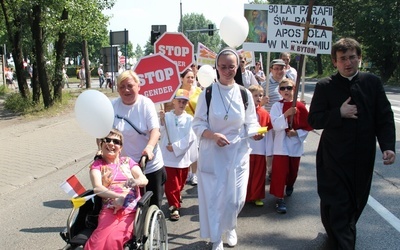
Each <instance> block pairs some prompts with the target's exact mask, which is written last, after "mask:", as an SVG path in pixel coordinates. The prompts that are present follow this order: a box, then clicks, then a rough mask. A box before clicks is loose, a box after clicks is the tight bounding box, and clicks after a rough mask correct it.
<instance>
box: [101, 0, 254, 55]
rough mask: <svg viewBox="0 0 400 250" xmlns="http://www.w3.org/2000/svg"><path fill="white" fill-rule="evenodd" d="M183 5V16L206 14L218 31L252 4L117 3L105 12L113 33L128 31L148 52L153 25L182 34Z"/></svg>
mask: <svg viewBox="0 0 400 250" xmlns="http://www.w3.org/2000/svg"><path fill="white" fill-rule="evenodd" d="M181 2H182V15H185V14H190V13H198V14H203V15H204V17H205V18H206V19H207V20H210V21H212V22H213V23H215V24H216V26H217V27H216V28H219V25H220V23H221V20H222V19H223V18H224V17H225V16H227V15H243V8H244V4H247V3H248V1H247V0H141V1H138V0H116V4H115V5H114V7H113V8H112V9H111V10H107V11H104V12H103V13H104V14H106V15H112V17H111V19H110V21H109V25H108V30H109V31H110V30H111V31H113V32H114V31H123V30H124V29H126V30H128V34H129V41H131V43H132V44H133V48H134V49H135V48H136V45H137V44H139V45H140V46H141V47H142V48H143V49H144V46H145V44H146V42H147V41H148V40H149V38H150V31H151V25H167V31H168V32H177V31H178V26H179V21H180V3H181ZM198 28H199V29H200V28H207V27H198Z"/></svg>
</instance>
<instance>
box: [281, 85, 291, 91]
mask: <svg viewBox="0 0 400 250" xmlns="http://www.w3.org/2000/svg"><path fill="white" fill-rule="evenodd" d="M285 89H287V90H289V91H290V90H293V86H282V87H279V90H280V91H285Z"/></svg>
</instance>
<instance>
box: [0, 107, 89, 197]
mask: <svg viewBox="0 0 400 250" xmlns="http://www.w3.org/2000/svg"><path fill="white" fill-rule="evenodd" d="M0 106H2V105H0ZM0 109H2V107H1V108H0ZM1 112H2V114H1V116H0V140H1V141H2V143H0V152H1V156H2V158H3V159H2V161H1V163H0V172H1V173H2V181H1V182H0V196H1V195H3V194H5V193H9V192H12V191H13V190H16V189H18V188H19V187H21V186H25V185H29V183H30V182H32V181H34V180H35V179H38V178H40V177H43V176H45V175H47V174H49V173H51V172H53V171H56V170H57V169H59V168H63V167H66V166H68V165H70V164H73V163H74V162H77V161H79V159H81V158H83V157H85V156H88V155H90V154H93V155H94V153H95V151H96V144H95V139H94V138H92V137H91V136H90V135H89V134H87V133H86V132H84V131H83V130H82V129H81V128H80V127H79V125H78V123H77V121H76V119H75V115H74V113H73V110H72V111H71V112H70V113H66V114H63V115H60V116H56V117H51V118H39V119H34V120H33V119H31V120H29V119H26V118H21V117H18V116H12V115H10V114H6V112H4V110H3V111H1ZM71 174H74V173H71Z"/></svg>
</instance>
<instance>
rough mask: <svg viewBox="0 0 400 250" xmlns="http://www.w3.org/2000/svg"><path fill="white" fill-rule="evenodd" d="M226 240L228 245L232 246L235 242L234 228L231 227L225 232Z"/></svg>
mask: <svg viewBox="0 0 400 250" xmlns="http://www.w3.org/2000/svg"><path fill="white" fill-rule="evenodd" d="M226 242H227V243H228V245H229V246H230V247H234V246H236V244H237V235H236V230H235V229H232V230H229V231H227V232H226Z"/></svg>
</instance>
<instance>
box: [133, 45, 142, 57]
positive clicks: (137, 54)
mask: <svg viewBox="0 0 400 250" xmlns="http://www.w3.org/2000/svg"><path fill="white" fill-rule="evenodd" d="M143 55H144V51H143V49H142V47H140V45H139V44H138V45H136V49H135V51H134V52H133V56H134V57H136V59H138V60H139V59H140V58H141V57H142V56H143Z"/></svg>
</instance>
